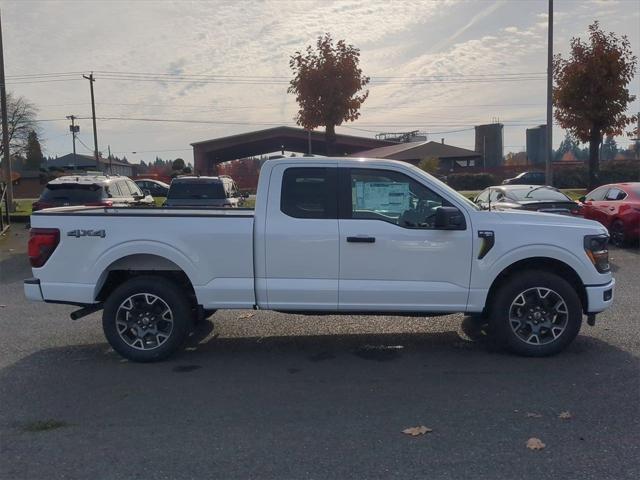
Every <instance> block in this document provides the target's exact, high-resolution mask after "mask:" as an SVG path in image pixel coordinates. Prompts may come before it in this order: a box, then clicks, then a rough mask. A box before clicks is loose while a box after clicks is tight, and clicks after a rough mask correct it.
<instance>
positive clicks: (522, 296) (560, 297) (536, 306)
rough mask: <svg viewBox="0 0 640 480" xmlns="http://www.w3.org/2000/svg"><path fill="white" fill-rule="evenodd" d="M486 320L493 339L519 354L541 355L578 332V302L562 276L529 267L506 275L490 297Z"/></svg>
mask: <svg viewBox="0 0 640 480" xmlns="http://www.w3.org/2000/svg"><path fill="white" fill-rule="evenodd" d="M490 322H491V326H492V327H493V330H494V332H495V334H496V340H498V342H500V344H502V345H503V346H505V347H506V348H507V349H509V350H511V351H512V352H514V353H517V354H519V355H526V356H532V357H544V356H547V355H553V354H556V353H558V352H560V351H561V350H563V349H564V348H565V347H566V346H567V345H569V344H570V343H571V342H572V341H573V340H574V339H575V337H576V335H578V332H579V331H580V326H581V324H582V305H581V302H580V297H579V296H578V294H577V292H576V291H575V289H574V288H573V287H572V286H571V285H570V284H569V283H568V282H567V281H566V280H565V279H563V278H562V277H559V276H557V275H555V274H553V273H550V272H545V271H535V270H533V271H532V270H529V271H525V272H522V273H520V274H515V275H512V276H511V277H509V278H508V279H507V280H506V281H505V282H504V283H503V284H502V285H501V286H500V287H499V289H498V291H497V292H496V295H495V296H494V298H493V302H492V306H491V314H490Z"/></svg>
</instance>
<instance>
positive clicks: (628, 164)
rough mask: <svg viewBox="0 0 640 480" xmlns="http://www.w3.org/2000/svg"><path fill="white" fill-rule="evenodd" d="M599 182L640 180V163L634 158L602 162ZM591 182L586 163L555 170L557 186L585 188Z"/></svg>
mask: <svg viewBox="0 0 640 480" xmlns="http://www.w3.org/2000/svg"><path fill="white" fill-rule="evenodd" d="M599 180H600V181H599V182H598V183H599V184H600V185H606V184H608V183H619V182H638V181H640V164H638V162H634V161H633V160H624V161H615V162H601V163H600V173H599ZM588 183H589V173H588V169H587V166H586V165H580V166H578V167H563V168H556V169H555V170H554V172H553V184H554V186H556V187H557V188H585V187H586V186H587V185H588Z"/></svg>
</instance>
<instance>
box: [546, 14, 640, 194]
mask: <svg viewBox="0 0 640 480" xmlns="http://www.w3.org/2000/svg"><path fill="white" fill-rule="evenodd" d="M636 63H637V59H636V57H635V56H634V55H633V53H632V51H631V45H630V43H629V40H628V39H627V37H626V36H622V37H620V38H618V37H617V36H616V35H615V34H614V33H609V34H605V33H604V32H603V31H602V30H601V29H600V25H599V23H598V22H597V21H596V22H594V23H593V24H591V25H590V26H589V42H583V41H582V40H580V39H579V38H572V39H571V53H570V56H569V58H567V59H565V58H563V57H562V55H556V56H555V57H554V60H553V76H554V80H555V88H554V92H553V105H554V107H555V109H556V110H555V118H556V120H557V121H558V123H559V124H560V125H561V126H562V127H563V128H565V129H568V130H569V131H570V132H571V134H572V135H573V136H574V137H575V138H577V139H578V140H579V141H581V142H584V143H587V142H588V143H589V188H590V189H591V188H594V187H596V186H597V185H598V183H599V182H598V170H599V147H600V144H601V142H602V137H603V135H621V134H622V133H623V132H624V129H625V127H626V126H627V125H629V124H630V123H631V122H634V121H635V120H636V117H633V116H627V115H626V112H627V108H628V107H629V104H630V103H631V102H633V101H634V100H635V96H634V95H631V94H629V89H628V88H627V86H628V85H629V82H630V81H631V80H632V79H633V75H634V73H635V69H636Z"/></svg>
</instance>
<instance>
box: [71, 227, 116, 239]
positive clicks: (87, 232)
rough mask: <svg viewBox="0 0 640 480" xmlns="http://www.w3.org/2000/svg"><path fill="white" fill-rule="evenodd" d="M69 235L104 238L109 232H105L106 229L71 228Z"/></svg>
mask: <svg viewBox="0 0 640 480" xmlns="http://www.w3.org/2000/svg"><path fill="white" fill-rule="evenodd" d="M67 236H69V237H76V238H80V237H100V238H104V237H106V236H107V234H106V233H105V231H104V230H80V229H78V230H71V231H70V232H67Z"/></svg>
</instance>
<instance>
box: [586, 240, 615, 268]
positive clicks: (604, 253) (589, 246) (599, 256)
mask: <svg viewBox="0 0 640 480" xmlns="http://www.w3.org/2000/svg"><path fill="white" fill-rule="evenodd" d="M607 243H609V236H608V235H605V234H600V235H585V237H584V251H585V252H586V254H587V257H589V260H591V263H593V266H594V267H596V270H597V271H598V272H600V273H607V272H608V271H609V270H611V267H610V266H609V250H608V249H607Z"/></svg>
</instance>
